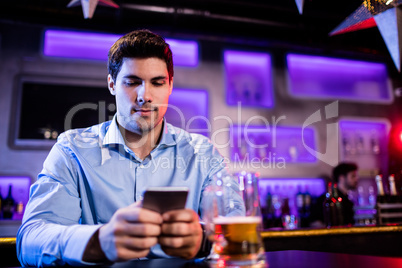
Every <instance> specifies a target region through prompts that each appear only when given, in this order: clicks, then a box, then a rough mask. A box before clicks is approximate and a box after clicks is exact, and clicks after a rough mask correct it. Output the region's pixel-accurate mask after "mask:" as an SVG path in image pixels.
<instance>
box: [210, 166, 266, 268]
mask: <svg viewBox="0 0 402 268" xmlns="http://www.w3.org/2000/svg"><path fill="white" fill-rule="evenodd" d="M257 179H258V178H257V176H256V175H255V174H253V173H247V172H241V173H239V174H236V175H235V176H231V175H227V174H224V173H220V172H219V173H217V174H216V175H215V176H214V177H213V180H212V182H211V184H210V185H209V186H208V187H207V189H205V190H204V194H203V200H202V211H203V220H204V221H205V224H206V227H207V228H206V229H207V233H208V238H209V239H210V240H211V241H212V242H213V247H212V250H211V254H210V255H209V256H208V258H207V260H208V261H209V262H210V263H211V264H212V266H214V264H215V266H218V267H222V266H226V267H230V266H235V267H239V266H251V267H265V266H266V264H265V263H266V261H265V254H264V247H263V244H262V241H261V236H260V230H261V227H262V217H261V210H260V205H259V197H258V196H259V195H258V184H257V183H258V182H257Z"/></svg>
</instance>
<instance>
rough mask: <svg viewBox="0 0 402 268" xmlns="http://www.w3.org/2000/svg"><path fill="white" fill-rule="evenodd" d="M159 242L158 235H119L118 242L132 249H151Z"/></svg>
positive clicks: (123, 246)
mask: <svg viewBox="0 0 402 268" xmlns="http://www.w3.org/2000/svg"><path fill="white" fill-rule="evenodd" d="M157 243H158V238H157V237H130V236H126V237H119V238H117V239H116V244H118V245H119V246H122V248H126V249H130V250H135V251H138V250H149V249H150V248H151V247H153V246H155V245H156V244H157Z"/></svg>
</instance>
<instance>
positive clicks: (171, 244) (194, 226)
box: [158, 209, 202, 259]
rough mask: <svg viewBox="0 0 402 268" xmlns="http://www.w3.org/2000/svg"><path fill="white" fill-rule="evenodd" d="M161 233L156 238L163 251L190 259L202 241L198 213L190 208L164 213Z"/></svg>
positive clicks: (195, 253)
mask: <svg viewBox="0 0 402 268" xmlns="http://www.w3.org/2000/svg"><path fill="white" fill-rule="evenodd" d="M162 217H163V224H162V228H161V230H162V234H161V236H160V237H159V239H158V242H159V244H160V245H161V247H162V249H163V251H164V252H165V253H166V254H168V255H171V256H176V257H181V258H185V259H191V258H193V257H195V256H196V255H197V253H198V250H199V249H200V247H201V243H202V228H201V225H200V222H199V218H198V215H197V214H196V213H195V212H194V211H193V210H191V209H180V210H172V211H168V212H166V213H164V214H163V215H162Z"/></svg>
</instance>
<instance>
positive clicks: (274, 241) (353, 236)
mask: <svg viewBox="0 0 402 268" xmlns="http://www.w3.org/2000/svg"><path fill="white" fill-rule="evenodd" d="M261 237H262V239H263V241H264V246H265V250H266V251H277V250H310V251H321V252H336V253H351V254H363V255H377V256H393V257H402V242H401V241H402V226H401V225H395V226H359V227H337V228H323V229H298V230H265V231H263V232H261Z"/></svg>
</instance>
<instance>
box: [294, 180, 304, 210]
mask: <svg viewBox="0 0 402 268" xmlns="http://www.w3.org/2000/svg"><path fill="white" fill-rule="evenodd" d="M297 190H298V191H297V193H296V208H297V213H298V214H299V216H300V217H302V215H303V214H304V194H303V192H302V186H301V185H300V184H299V185H298V186H297Z"/></svg>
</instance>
